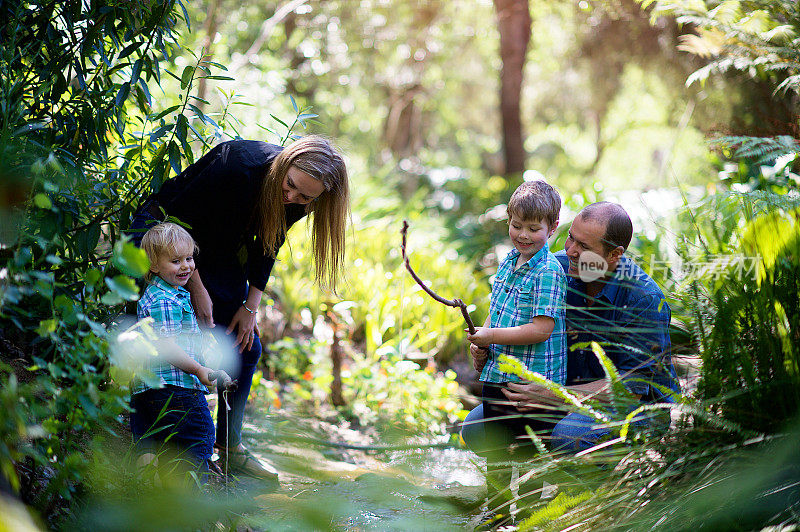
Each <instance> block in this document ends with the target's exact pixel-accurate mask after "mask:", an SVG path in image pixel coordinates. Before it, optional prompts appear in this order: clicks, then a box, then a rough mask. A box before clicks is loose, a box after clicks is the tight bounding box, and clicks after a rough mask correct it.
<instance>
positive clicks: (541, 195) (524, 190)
mask: <svg viewBox="0 0 800 532" xmlns="http://www.w3.org/2000/svg"><path fill="white" fill-rule="evenodd" d="M560 211H561V195H559V193H558V191H557V190H556V189H555V188H553V187H552V186H550V185H548V184H547V183H545V182H544V181H539V180H537V181H526V182H525V183H522V184H521V185H520V186H518V187H517V190H515V191H514V193H513V194H512V195H511V199H510V200H508V209H507V212H508V218H509V220H510V219H511V215H512V214H514V215H516V216H519V217H520V218H521V219H522V220H544V221H545V222H547V227H548V228H550V229H555V225H556V223H557V222H558V214H559V212H560Z"/></svg>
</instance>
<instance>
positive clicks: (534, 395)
mask: <svg viewBox="0 0 800 532" xmlns="http://www.w3.org/2000/svg"><path fill="white" fill-rule="evenodd" d="M502 391H503V395H505V396H506V398H507V399H508V400H509V401H512V402H513V403H514V406H516V408H517V410H519V411H520V412H528V411H530V410H534V409H536V408H539V407H541V406H564V401H563V400H562V399H561V398H559V397H558V396H556V395H555V394H554V393H553V392H551V391H550V390H548V389H547V388H545V387H543V386H540V385H538V384H535V383H533V382H509V383H508V387H507V388H503V390H502Z"/></svg>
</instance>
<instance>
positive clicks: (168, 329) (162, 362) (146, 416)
mask: <svg viewBox="0 0 800 532" xmlns="http://www.w3.org/2000/svg"><path fill="white" fill-rule="evenodd" d="M142 248H143V249H144V251H145V253H147V258H148V259H149V260H150V273H149V274H148V281H149V284H148V286H147V288H146V289H145V291H144V293H143V294H142V297H141V299H140V300H139V304H138V308H137V314H138V317H139V319H142V318H146V317H148V316H150V317H152V318H153V329H154V330H155V332H156V334H157V335H158V337H159V338H158V340H157V341H156V349H157V350H158V356H157V357H154V358H153V359H151V360H148V361H147V362H146V369H148V370H150V371H152V373H153V374H154V375H155V377H156V378H158V379H159V381H160V384H161V385H162V387H160V388H151V387H149V386H147V385H146V384H145V383H144V382H142V381H140V380H137V382H136V383H135V384H134V387H133V388H132V390H131V392H132V395H131V407H132V408H133V412H132V413H131V432H132V433H133V437H134V441H135V442H136V445H137V446H139V447H140V449H141V450H142V451H153V450H155V446H156V443H157V442H166V441H169V442H170V444H173V445H175V446H176V447H177V448H178V450H179V451H181V453H182V454H183V455H185V453H186V452H188V455H185V456H183V457H186V458H189V460H190V461H191V462H193V463H194V465H195V466H196V468H197V470H198V471H200V472H201V473H205V472H206V471H207V470H208V460H209V459H210V458H211V454H212V452H213V445H214V434H215V433H214V422H213V421H212V420H211V414H210V413H209V410H208V403H207V402H206V398H205V395H204V394H206V393H208V389H207V388H206V386H213V384H214V383H213V382H212V378H213V377H214V375H213V374H214V373H217V374H218V375H220V376H222V378H223V381H224V382H230V378H229V377H228V376H227V374H225V373H224V372H219V373H218V372H215V371H214V370H212V369H211V368H207V367H205V366H203V365H202V364H201V363H200V361H199V360H198V359H200V354H201V350H200V349H201V338H202V336H201V333H200V328H199V327H198V325H197V319H196V318H195V314H194V310H193V309H192V304H191V301H190V299H189V292H188V291H187V290H186V289H185V288H184V286H185V285H186V282H187V281H188V280H189V277H191V275H192V273H193V272H194V268H195V267H194V253H195V252H196V251H197V246H196V244H195V242H194V240H193V239H192V237H191V236H190V235H189V233H188V232H186V230H185V229H183V228H182V227H181V226H179V225H177V224H173V223H162V224H158V225H156V226H154V227H152V228H151V229H150V230H149V231H147V233H145V235H144V237H143V238H142Z"/></svg>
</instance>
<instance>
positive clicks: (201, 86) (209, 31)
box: [195, 0, 220, 109]
mask: <svg viewBox="0 0 800 532" xmlns="http://www.w3.org/2000/svg"><path fill="white" fill-rule="evenodd" d="M219 3H220V0H211V2H210V3H209V5H208V15H207V16H206V23H205V27H204V29H203V31H204V33H205V35H204V36H203V50H204V52H205V56H206V59H208V60H209V61H211V58H212V57H213V53H212V52H211V47H212V46H213V45H214V36H215V35H216V34H217V27H218V26H219V20H217V12H218V11H219ZM207 91H208V86H207V84H206V79H205V77H201V78H200V79H199V80H198V82H197V96H198V97H199V98H200V99H201V100H205V99H206V92H207ZM195 103H196V104H197V106H198V107H199V108H200V109H203V107H204V106H205V104H204V103H203V102H202V101H197V102H195Z"/></svg>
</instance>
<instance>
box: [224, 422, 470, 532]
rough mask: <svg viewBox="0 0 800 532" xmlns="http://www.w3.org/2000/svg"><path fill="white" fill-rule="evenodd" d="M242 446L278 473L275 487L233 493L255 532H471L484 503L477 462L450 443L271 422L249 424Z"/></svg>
mask: <svg viewBox="0 0 800 532" xmlns="http://www.w3.org/2000/svg"><path fill="white" fill-rule="evenodd" d="M243 438H244V441H245V444H246V445H247V446H248V448H249V449H250V450H251V452H252V453H253V454H254V455H255V456H256V457H258V458H259V459H261V460H263V461H265V462H267V463H269V464H271V465H273V466H274V467H275V468H277V469H278V471H279V478H280V483H279V485H277V486H276V485H274V484H267V483H264V482H263V481H259V480H256V479H252V478H247V477H240V478H239V479H238V480H237V481H236V482H235V484H234V488H233V489H234V491H235V492H236V494H237V495H239V496H242V497H243V499H244V500H246V501H248V502H252V503H254V504H255V507H254V508H251V509H249V510H248V511H247V512H246V521H247V522H248V523H249V524H250V526H252V527H254V528H255V529H259V530H303V531H306V530H331V529H335V530H402V531H407V530H415V531H417V530H469V529H471V528H473V527H472V525H471V521H473V520H474V519H475V516H476V514H477V513H479V507H480V505H481V503H482V501H483V498H484V495H485V482H484V474H483V471H482V468H483V464H482V463H481V461H480V459H479V458H478V457H477V456H476V455H474V454H473V453H471V452H469V451H466V450H463V449H459V448H455V447H451V446H447V445H446V442H447V436H436V437H434V436H430V437H420V436H417V437H413V438H411V437H408V438H405V439H403V440H401V441H397V440H395V441H392V442H391V443H390V444H389V445H387V444H386V442H384V441H380V439H379V438H376V436H375V435H374V434H372V435H369V436H368V435H367V434H365V433H363V432H361V431H358V430H353V429H349V428H346V427H341V426H339V425H337V424H336V423H335V422H325V421H321V420H319V419H314V418H303V417H292V416H282V415H273V416H270V417H269V418H265V417H261V418H260V419H253V416H248V423H246V424H245V433H244V435H243ZM376 448H377V449H376Z"/></svg>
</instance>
